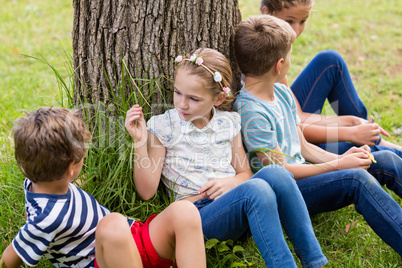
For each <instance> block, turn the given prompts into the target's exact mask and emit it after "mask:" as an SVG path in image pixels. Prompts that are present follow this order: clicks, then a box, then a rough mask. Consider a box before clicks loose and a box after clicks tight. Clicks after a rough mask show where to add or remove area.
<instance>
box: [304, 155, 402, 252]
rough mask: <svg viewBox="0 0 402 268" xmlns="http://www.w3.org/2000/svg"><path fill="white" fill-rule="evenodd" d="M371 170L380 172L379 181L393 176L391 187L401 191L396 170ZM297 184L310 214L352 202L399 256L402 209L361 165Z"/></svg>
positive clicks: (400, 249)
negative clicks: (389, 171)
mask: <svg viewBox="0 0 402 268" xmlns="http://www.w3.org/2000/svg"><path fill="white" fill-rule="evenodd" d="M395 157H397V156H395ZM380 158H381V157H378V156H377V159H378V160H380ZM372 172H374V173H376V172H379V173H381V175H379V174H377V175H378V178H379V180H380V181H381V182H382V183H389V182H391V181H392V180H393V181H394V184H393V185H394V186H393V187H395V189H396V191H400V185H399V186H396V185H395V184H396V183H395V182H396V180H394V177H393V176H394V175H395V174H388V173H387V172H384V171H379V170H377V169H376V168H373V170H372ZM399 178H400V177H399ZM399 181H400V180H398V183H400V182H399ZM297 185H298V186H299V189H300V191H301V193H302V195H303V198H304V200H305V202H306V205H307V208H308V210H309V213H310V214H311V215H315V214H318V213H322V212H327V211H333V210H337V209H339V208H342V207H345V206H347V205H350V204H355V209H356V211H357V212H358V213H360V214H362V215H363V217H364V218H365V220H366V221H367V223H368V224H369V225H370V227H371V228H372V229H373V230H374V232H376V233H377V235H378V236H379V237H381V238H382V239H383V240H384V241H385V242H386V243H387V244H388V245H390V246H391V247H392V248H393V249H394V250H395V251H396V252H397V253H398V254H399V255H401V256H402V209H401V207H400V206H399V204H398V203H397V202H395V200H394V199H392V197H391V196H390V195H389V194H388V193H387V192H386V191H384V189H383V188H382V187H381V185H380V183H379V182H378V181H377V180H376V178H374V177H373V176H372V175H370V173H369V172H367V171H366V170H363V169H347V170H341V171H335V172H329V173H325V174H321V175H316V176H312V177H307V178H304V179H300V180H298V181H297ZM390 185H392V183H391V184H390Z"/></svg>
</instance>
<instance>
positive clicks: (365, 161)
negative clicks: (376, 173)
mask: <svg viewBox="0 0 402 268" xmlns="http://www.w3.org/2000/svg"><path fill="white" fill-rule="evenodd" d="M369 155H370V147H368V146H367V145H364V146H362V147H359V148H357V147H352V148H350V149H349V150H348V151H347V152H345V153H344V154H343V155H341V156H340V158H339V162H338V168H339V169H341V170H343V169H349V168H362V169H368V168H369V167H370V165H371V159H370V156H369Z"/></svg>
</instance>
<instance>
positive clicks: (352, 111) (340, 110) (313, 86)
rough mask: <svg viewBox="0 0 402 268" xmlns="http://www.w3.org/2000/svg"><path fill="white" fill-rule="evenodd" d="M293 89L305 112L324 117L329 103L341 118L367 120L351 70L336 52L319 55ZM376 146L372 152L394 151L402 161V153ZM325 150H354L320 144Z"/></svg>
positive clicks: (343, 145)
mask: <svg viewBox="0 0 402 268" xmlns="http://www.w3.org/2000/svg"><path fill="white" fill-rule="evenodd" d="M291 89H292V91H293V93H294V94H295V96H296V98H297V100H298V101H299V104H300V107H301V109H302V110H303V111H304V112H309V113H318V114H321V111H322V107H323V106H324V102H325V100H326V99H328V102H329V103H330V105H331V107H332V109H333V110H334V111H335V113H336V114H337V115H354V116H357V117H360V118H364V119H367V109H366V107H365V106H364V103H363V102H362V101H361V99H360V98H359V95H358V94H357V91H356V89H355V87H354V85H353V81H352V78H351V77H350V73H349V69H348V66H347V65H346V63H345V61H344V60H343V58H342V57H341V55H339V54H338V53H337V52H336V51H334V50H325V51H323V52H320V53H319V54H317V56H315V57H314V59H313V60H312V61H311V62H310V63H309V64H308V65H307V67H306V68H305V69H304V70H303V71H302V72H301V74H300V75H299V76H298V77H297V79H296V80H295V81H294V82H293V84H292V86H291ZM379 142H380V140H379V141H377V143H376V144H377V145H375V146H372V147H371V150H372V151H381V150H390V151H392V152H394V153H396V154H397V155H399V156H400V157H402V151H400V150H397V149H394V148H389V147H385V146H378V143H379ZM317 145H318V146H320V147H321V148H322V149H324V150H327V151H330V152H332V153H336V154H343V153H344V152H346V151H347V150H349V149H350V148H351V147H352V146H356V145H354V144H352V143H348V142H340V143H327V144H317Z"/></svg>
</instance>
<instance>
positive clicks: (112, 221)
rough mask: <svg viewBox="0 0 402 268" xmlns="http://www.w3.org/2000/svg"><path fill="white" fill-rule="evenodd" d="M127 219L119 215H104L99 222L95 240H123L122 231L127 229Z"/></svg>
mask: <svg viewBox="0 0 402 268" xmlns="http://www.w3.org/2000/svg"><path fill="white" fill-rule="evenodd" d="M128 227H129V226H128V223H127V219H126V218H125V217H124V216H123V215H121V214H119V213H111V214H108V215H106V216H105V217H104V218H103V219H102V220H100V221H99V223H98V225H97V227H96V232H95V236H96V239H97V240H101V241H111V240H119V239H121V238H123V239H124V238H125V234H123V233H124V232H122V230H124V229H125V228H128Z"/></svg>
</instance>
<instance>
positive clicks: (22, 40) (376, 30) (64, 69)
mask: <svg viewBox="0 0 402 268" xmlns="http://www.w3.org/2000/svg"><path fill="white" fill-rule="evenodd" d="M316 2H317V3H316V7H315V8H314V10H315V11H314V12H313V14H312V16H311V18H310V19H309V22H308V25H307V27H306V30H305V32H304V33H303V34H302V35H301V36H300V38H298V40H297V41H296V43H295V44H294V46H293V52H292V67H291V69H290V71H289V78H290V80H291V81H293V80H294V78H295V77H296V76H297V74H298V73H299V72H300V71H301V70H302V69H303V68H304V67H305V66H306V64H307V63H308V62H309V61H310V60H311V59H312V58H313V57H314V56H315V55H316V54H317V53H318V52H320V51H322V50H324V49H335V50H337V51H338V52H339V53H340V54H341V55H342V56H343V57H344V58H345V60H346V62H347V63H348V66H349V69H350V71H351V73H352V76H353V79H354V81H355V86H356V88H357V90H358V92H359V94H360V96H361V98H362V99H363V101H364V103H365V104H366V106H367V108H368V110H369V112H370V114H373V115H374V116H375V117H376V122H378V123H379V124H380V125H382V126H383V127H384V128H385V129H386V130H388V131H389V132H390V133H391V134H392V133H393V130H394V129H397V128H400V127H402V120H401V114H402V113H401V109H402V101H401V99H402V98H401V97H402V96H401V95H402V87H401V85H402V81H401V80H402V75H401V70H402V65H401V62H402V44H401V43H400V42H399V41H400V40H401V31H400V29H401V26H402V25H401V19H400V18H401V15H402V13H401V10H402V2H401V1H397V0H390V1H382V2H379V1H375V0H367V1H364V0H359V1H346V0H328V1H322V0H321V1H316ZM239 4H240V8H241V11H242V12H243V18H246V17H248V16H250V15H252V14H257V13H258V10H259V8H258V5H259V1H251V0H240V3H239ZM71 5H72V3H71V1H70V0H59V1H49V0H36V1H33V0H30V1H29V0H18V1H17V0H14V1H12V0H10V1H9V0H0V6H1V9H0V25H1V27H0V58H1V59H2V60H1V61H0V81H1V83H0V95H1V98H0V107H1V109H0V163H1V164H0V165H1V166H0V252H2V251H3V250H4V249H5V247H6V246H7V245H8V244H9V243H10V242H11V240H12V238H13V237H14V235H15V234H16V233H17V231H18V228H19V226H21V225H22V224H23V223H24V220H23V210H24V205H23V202H24V200H23V189H22V181H23V179H24V177H23V175H22V174H21V173H20V171H19V169H18V167H17V166H16V164H15V160H14V158H13V144H12V140H11V137H10V128H11V126H12V122H13V121H14V120H15V119H16V118H17V117H19V116H20V112H19V110H21V109H25V110H28V111H30V110H33V109H36V108H38V107H40V106H51V105H57V106H60V105H61V103H62V102H63V104H64V105H66V104H68V102H65V101H64V100H63V99H64V98H65V97H66V96H65V95H64V96H62V95H60V91H59V87H58V82H57V79H56V77H55V75H54V72H53V70H52V69H51V68H49V66H48V65H46V64H43V63H41V62H40V61H38V60H33V59H31V58H29V57H25V56H23V55H22V54H25V55H32V56H34V57H37V58H40V59H45V60H47V61H48V62H49V63H50V64H51V65H52V66H53V67H54V68H55V70H57V71H58V72H59V74H60V77H61V78H64V80H65V81H66V82H68V81H69V77H68V75H69V74H70V73H71V70H69V61H70V60H69V58H68V57H67V56H66V54H67V55H71V54H72V48H71V31H72V19H73V18H72V16H73V10H72V7H71ZM67 84H68V83H67ZM126 108H127V107H121V111H120V112H119V115H118V117H119V116H120V117H124V111H125V109H126ZM327 110H330V108H328V109H327ZM390 140H391V141H393V142H396V143H399V144H402V137H401V136H395V135H394V136H393V137H391V138H390ZM119 148H120V147H118V146H117V147H111V148H101V149H99V150H93V151H91V152H90V153H89V154H88V158H87V160H86V162H85V169H84V172H83V173H82V175H81V176H82V177H81V178H83V179H87V180H88V179H90V181H89V182H88V183H86V184H84V185H83V187H84V188H86V189H87V190H88V191H90V192H91V193H94V194H95V195H96V197H97V198H99V199H100V201H101V203H104V202H106V203H110V204H112V205H113V206H114V207H111V209H113V210H115V209H116V210H119V211H124V212H125V213H127V214H130V216H135V217H138V218H139V219H141V220H144V219H145V218H146V217H148V216H149V215H150V214H153V213H155V212H158V211H160V210H161V209H163V206H164V204H165V203H168V202H169V200H167V199H166V194H165V193H163V192H162V194H161V195H158V196H156V197H155V198H154V199H152V200H151V201H150V202H143V201H141V200H139V198H138V197H136V195H135V193H134V188H133V185H132V183H131V172H132V170H131V169H130V168H131V167H130V162H131V159H130V150H131V149H129V150H127V151H126V154H121V151H119ZM123 151H124V150H123ZM109 171H110V172H109ZM94 178H95V181H94V180H93V179H94ZM97 180H98V182H99V180H100V181H102V182H103V187H104V188H102V187H97V186H96V184H93V182H96V181H97ZM124 188H125V189H126V191H127V192H123V191H124V190H123V189H124ZM108 189H109V190H110V191H109V194H106V193H105V190H108ZM112 190H113V191H114V192H115V193H116V195H114V194H113V191H112ZM390 194H391V195H392V196H393V197H394V198H395V199H396V200H398V202H399V203H402V202H401V200H400V199H399V198H397V197H396V196H395V195H394V194H393V193H391V192H390ZM121 200H123V201H122V202H120V201H121ZM116 202H117V203H116ZM130 205H132V206H131V208H130ZM313 225H314V229H315V231H316V234H317V238H318V240H319V241H320V243H321V244H322V248H323V251H324V253H325V255H326V256H327V257H328V259H329V261H330V263H329V264H328V265H327V266H326V267H339V268H341V267H342V268H343V267H399V266H400V265H401V258H400V256H399V255H398V254H396V253H395V252H394V251H393V250H392V249H391V248H390V247H389V246H388V245H386V244H385V243H384V242H383V241H382V240H381V239H380V238H379V237H378V236H377V235H376V234H375V233H374V232H373V231H372V230H371V228H370V227H369V226H368V225H367V224H366V222H365V220H364V219H363V217H362V216H361V215H359V214H357V213H356V212H355V210H354V207H353V206H349V207H347V208H344V209H341V210H339V211H336V212H331V213H324V214H322V215H318V216H315V217H313ZM347 226H349V229H347ZM211 243H212V244H209V245H211V247H209V248H208V263H209V267H228V266H229V263H232V264H236V263H237V264H238V265H243V266H246V265H249V266H251V267H261V266H262V263H263V262H262V259H261V257H260V255H259V254H258V251H257V250H256V247H255V244H254V242H253V240H252V239H250V240H248V241H247V242H245V243H234V244H233V245H232V244H231V243H230V242H223V243H216V244H214V243H213V241H212V242H211ZM238 246H241V247H242V248H243V250H242V249H241V248H239V247H238ZM40 267H51V266H50V265H49V263H48V262H46V261H43V262H41V263H40Z"/></svg>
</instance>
